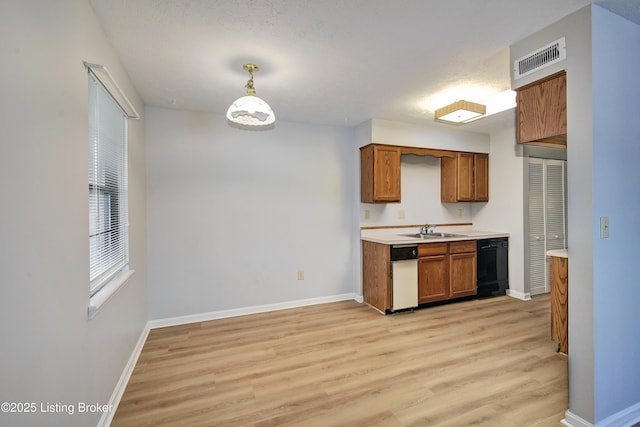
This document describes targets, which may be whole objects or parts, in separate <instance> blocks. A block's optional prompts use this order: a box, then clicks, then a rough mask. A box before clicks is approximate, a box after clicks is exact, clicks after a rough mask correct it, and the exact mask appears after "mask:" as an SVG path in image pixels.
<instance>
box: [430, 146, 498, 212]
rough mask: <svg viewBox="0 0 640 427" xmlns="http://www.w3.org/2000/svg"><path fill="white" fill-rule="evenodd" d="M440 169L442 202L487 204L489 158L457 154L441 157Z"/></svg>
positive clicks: (477, 154) (483, 155)
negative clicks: (451, 156)
mask: <svg viewBox="0 0 640 427" xmlns="http://www.w3.org/2000/svg"><path fill="white" fill-rule="evenodd" d="M441 161H442V163H441V169H440V185H441V187H440V199H441V201H442V202H449V203H451V202H488V201H489V156H488V155H487V154H479V153H462V152H459V153H457V156H456V157H454V158H449V157H443V158H442V160H441Z"/></svg>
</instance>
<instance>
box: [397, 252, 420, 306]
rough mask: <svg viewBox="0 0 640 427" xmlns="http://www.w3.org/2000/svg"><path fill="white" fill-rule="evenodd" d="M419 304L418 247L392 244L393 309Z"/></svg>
mask: <svg viewBox="0 0 640 427" xmlns="http://www.w3.org/2000/svg"><path fill="white" fill-rule="evenodd" d="M417 306H418V247H417V246H416V245H393V246H391V310H392V311H397V310H402V309H404V308H413V307H417Z"/></svg>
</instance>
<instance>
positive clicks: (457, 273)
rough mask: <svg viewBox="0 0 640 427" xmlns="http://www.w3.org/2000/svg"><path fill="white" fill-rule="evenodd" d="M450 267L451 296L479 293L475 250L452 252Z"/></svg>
mask: <svg viewBox="0 0 640 427" xmlns="http://www.w3.org/2000/svg"><path fill="white" fill-rule="evenodd" d="M449 268H450V273H449V274H450V276H451V298H460V297H466V296H469V295H475V294H476V293H477V283H476V253H475V252H467V253H460V254H451V255H450V257H449Z"/></svg>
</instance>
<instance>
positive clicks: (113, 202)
mask: <svg viewBox="0 0 640 427" xmlns="http://www.w3.org/2000/svg"><path fill="white" fill-rule="evenodd" d="M88 170H89V173H88V184H89V282H90V294H91V295H94V294H95V293H96V292H97V291H98V290H100V288H101V287H102V286H104V285H105V284H106V283H107V282H108V281H109V279H111V278H112V277H113V276H114V275H115V274H117V273H118V272H119V271H120V270H121V269H123V268H124V267H125V266H127V264H128V262H129V242H128V235H129V233H128V203H127V200H128V197H127V119H126V116H125V114H124V113H123V111H122V109H121V108H120V106H119V105H118V103H116V101H115V100H114V99H113V97H112V96H111V95H110V94H109V93H108V92H107V91H106V90H105V88H104V87H103V86H102V85H101V84H100V82H98V81H97V80H96V78H95V77H94V76H93V75H92V74H91V73H89V143H88Z"/></svg>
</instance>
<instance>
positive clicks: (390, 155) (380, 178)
mask: <svg viewBox="0 0 640 427" xmlns="http://www.w3.org/2000/svg"><path fill="white" fill-rule="evenodd" d="M374 153H375V154H374V157H373V158H374V164H373V194H374V199H375V201H376V202H379V201H385V202H399V201H400V150H399V149H398V148H388V147H375V150H374Z"/></svg>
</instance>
